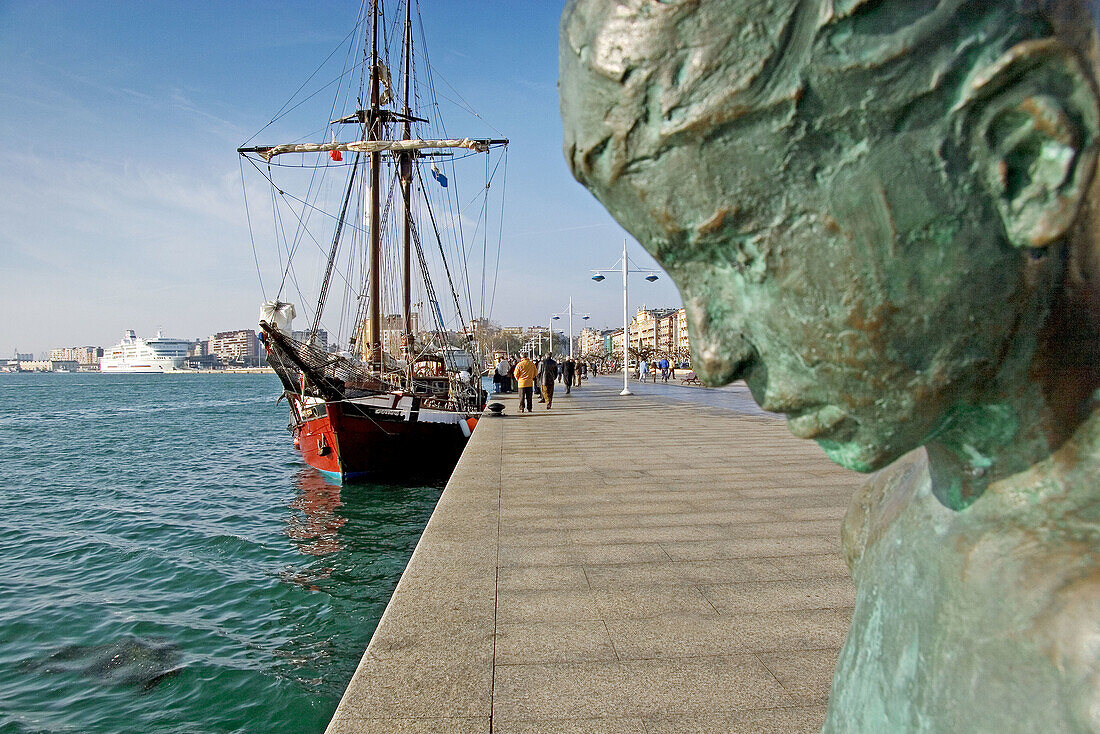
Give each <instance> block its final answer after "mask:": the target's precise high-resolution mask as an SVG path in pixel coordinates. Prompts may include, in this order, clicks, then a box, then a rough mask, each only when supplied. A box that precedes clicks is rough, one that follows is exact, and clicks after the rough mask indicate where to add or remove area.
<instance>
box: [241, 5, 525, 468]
mask: <svg viewBox="0 0 1100 734" xmlns="http://www.w3.org/2000/svg"><path fill="white" fill-rule="evenodd" d="M415 1H416V0H405V2H404V14H403V15H404V32H403V34H401V42H400V56H401V58H400V72H399V75H398V74H391V65H390V63H389V55H390V53H389V48H388V47H387V45H386V43H385V40H386V38H387V37H393V38H394V44H393V45H394V46H397V43H396V35H397V34H395V33H392V32H390V33H387V32H386V31H387V29H391V30H392V29H393V28H394V27H395V24H394V22H393V21H394V20H396V18H390V19H389V21H388V22H387V17H386V15H385V13H384V12H383V8H382V4H381V0H371V1H370V4H369V9H365V11H363V12H361V13H360V17H359V19H358V22H357V27H359V28H361V29H362V31H363V33H362V34H361V35H360V38H361V40H360V41H359V42H358V44H357V45H358V48H352V49H351V53H349V57H350V56H352V55H354V56H355V57H356V58H358V59H360V61H359V63H357V64H356V66H358V68H359V74H358V75H357V76H358V79H359V81H358V82H353V84H352V86H350V90H351V91H350V93H348V92H345V93H343V94H344V95H345V96H344V97H343V99H346V100H348V102H347V103H346V104H348V105H349V106H347V107H345V108H344V109H345V110H349V109H350V111H349V112H346V114H338V115H333V114H329V115H327V116H326V117H325V120H327V121H328V125H327V126H326V130H325V132H324V134H323V137H322V139H321V140H320V141H318V142H309V143H303V142H294V143H287V144H280V145H266V146H264V145H248V144H247V143H246V144H245V145H242V146H241V147H240V148H238V153H239V154H240V155H241V156H242V158H243V159H244V160H247V161H248V162H249V163H251V164H252V165H253V167H254V168H255V169H256V170H257V171H258V172H259V173H260V174H261V175H262V176H263V177H264V178H265V179H267V181H268V182H269V183H270V186H271V189H272V201H273V202H274V204H273V211H274V213H275V219H276V225H274V226H273V231H275V232H283V238H284V241H283V245H281V247H282V248H283V249H282V250H281V253H282V254H283V255H285V259H286V269H285V270H284V271H283V279H282V283H281V285H280V289H279V292H278V294H277V295H276V297H275V298H273V299H269V300H267V301H266V302H265V303H264V305H263V306H262V307H261V317H260V322H259V326H260V330H261V337H260V338H261V340H262V342H263V345H264V349H265V351H266V354H267V361H268V364H269V365H270V366H271V367H272V368H273V369H274V370H275V372H276V374H277V375H278V376H279V379H280V380H281V382H282V388H283V396H284V397H285V398H286V400H287V402H288V404H289V406H290V424H289V426H288V429H289V430H290V431H291V433H292V435H293V439H294V443H295V445H296V446H297V447H298V449H299V450H300V451H301V453H302V456H303V457H304V459H305V461H306V462H307V463H308V464H309V465H310V466H312V467H314V468H316V469H317V470H318V471H320V472H322V473H323V474H324V475H326V476H327V477H328V478H330V479H333V480H336V481H339V482H344V481H348V480H354V479H359V478H371V479H375V478H385V479H389V478H395V479H409V478H412V477H414V476H415V477H421V476H424V475H448V474H449V473H450V471H451V470H452V469H453V468H454V465H455V463H457V461H458V458H459V456H460V455H461V452H462V450H463V448H464V447H465V445H466V442H467V440H468V438H469V437H470V435H471V432H472V430H473V428H474V426H475V425H476V422H477V419H478V417H479V416H480V415H481V411H482V410H483V409H484V407H485V400H486V393H485V391H484V390H483V388H482V386H481V381H480V376H481V374H482V373H483V368H482V366H481V365H480V363H479V356H478V355H480V354H481V353H482V350H481V349H480V348H478V347H477V346H476V345H475V344H474V338H473V333H472V332H471V331H469V330H468V328H467V324H468V323H469V322H468V321H467V319H466V318H465V316H464V314H463V307H462V303H461V299H460V293H459V290H460V289H461V286H462V284H463V282H465V285H466V290H467V306H468V307H470V308H471V309H472V299H470V298H469V290H470V278H469V277H468V276H467V277H466V279H465V281H463V279H462V277H461V276H462V274H463V273H466V272H467V269H466V268H459V267H458V266H457V265H456V266H455V267H452V266H451V262H450V261H451V260H454V259H455V257H457V256H461V255H462V254H463V252H464V251H466V250H468V249H469V247H468V246H467V247H462V246H459V247H453V248H452V249H451V253H450V256H449V255H448V252H447V247H445V244H444V239H446V236H447V233H448V232H454V231H457V230H456V229H454V228H452V227H448V226H443V225H442V221H443V215H444V214H445V213H446V212H445V211H443V210H446V209H449V210H450V211H451V213H452V215H453V216H454V218H455V219H457V218H458V216H457V215H458V214H460V213H461V205H460V202H457V195H455V199H456V201H453V202H452V200H451V199H450V198H446V199H445V200H444V204H443V205H442V206H439V205H434V204H433V199H432V196H430V195H428V193H427V191H428V189H429V188H433V189H437V190H435V191H434V192H433V195H434V196H435V197H437V201H438V197H439V196H441V195H442V194H441V192H447V191H448V189H447V188H445V187H447V183H448V177H447V174H446V173H445V172H444V170H441V168H440V167H441V166H443V167H444V169H446V170H447V171H448V172H449V173H450V174H451V176H454V175H455V173H454V172H455V168H456V167H455V164H456V163H457V161H458V160H461V159H463V158H471V157H474V156H480V155H484V156H486V161H487V162H486V165H485V166H484V168H485V172H486V176H487V178H491V175H490V170H493V171H494V172H495V171H496V170H497V168H498V167H499V165H500V164H501V162H502V159H503V158H504V155H503V154H504V152H505V151H506V149H507V145H508V140H507V139H504V138H488V137H486V138H470V137H461V138H460V137H454V136H453V135H447V134H446V130H445V128H442V127H441V125H440V124H437V123H436V122H433V121H430V120H429V119H428V118H427V117H425V116H422V115H423V114H424V113H421V112H419V111H418V110H416V109H414V104H415V103H416V102H417V101H419V100H424V99H431V96H432V94H434V91H433V90H434V86H433V84H434V82H433V81H432V68H431V67H430V65H429V64H427V63H422V64H418V63H416V62H414V56H413V53H412V51H413V27H412V5H413V3H414V2H415ZM398 17H400V16H398ZM380 26H381V30H382V32H383V34H384V37H383V39H382V41H383V42H382V43H381V44H380V39H379V32H380ZM422 33H423V32H422V30H421V36H420V37H422ZM349 48H350V47H349ZM351 76H352V75H350V74H348V73H346V70H345V72H344V73H342V74H341V78H349V79H350V78H351ZM394 77H397V78H399V79H400V86H401V93H400V95H398V94H394V86H395V85H394V83H393V79H394ZM417 81H421V82H422V84H421V86H424V87H427V90H428V91H427V92H426V93H421V92H417V91H416V88H415V84H416V82H417ZM356 83H357V84H358V89H356V88H355V86H354V84H356ZM399 96H400V100H398V97H399ZM292 99H293V98H292ZM307 99H308V97H307ZM340 100H341V96H340V93H338V97H337V102H334V103H333V107H332V108H331V110H336V109H339V107H337V104H339V102H340ZM431 101H432V104H430V105H429V106H428V108H429V109H430V110H431V111H432V112H435V111H437V108H438V103H437V102H436V101H435V100H431ZM352 105H353V106H352ZM295 106H296V105H295ZM398 107H400V109H398ZM291 108H293V107H291ZM331 110H330V111H331ZM269 124H270V123H269ZM265 127H266V126H265ZM337 130H339V131H341V132H337ZM423 130H427V131H428V134H424V133H423V132H422V131H423ZM349 131H350V132H351V134H349ZM433 132H434V133H436V134H435V135H433V134H431V133H433ZM441 132H442V133H443V134H440V133H441ZM341 137H346V138H348V139H345V140H340V138H341ZM253 138H255V136H253ZM299 140H300V138H299ZM249 142H251V141H249ZM492 155H496V164H497V166H496V167H494V168H493V169H490V167H489V165H488V160H489V157H490V156H492ZM345 158H346V159H347V160H345ZM288 159H289V160H291V161H297V162H295V163H288V164H281V165H283V166H285V167H287V168H290V169H295V168H297V169H298V173H299V175H301V171H302V170H303V169H304V170H306V171H308V173H309V176H310V177H309V181H308V185H307V186H306V188H307V191H308V192H309V193H312V194H313V195H314V196H315V199H314V200H313V201H311V200H309V199H308V198H304V197H303V198H298V197H294V196H292V195H290V194H288V193H287V190H286V189H285V188H284V186H283V185H282V182H280V184H276V183H275V180H274V170H275V169H276V168H278V166H279V165H280V162H281V161H285V160H288ZM448 166H449V168H447V167H448ZM479 168H480V166H479ZM333 172H337V173H342V174H344V176H345V179H344V181H343V186H342V188H341V189H340V191H341V192H342V193H341V194H340V195H339V196H338V197H337V196H335V195H331V194H330V195H329V196H328V199H329V200H330V203H332V204H334V205H335V204H338V206H334V207H333V211H334V212H337V213H335V214H333V215H331V216H332V219H331V221H332V223H333V231H332V234H331V243H330V245H329V247H328V248H327V259H326V261H325V267H324V271H323V275H322V276H321V277H320V288H319V290H318V293H317V300H316V305H315V306H314V307H313V309H312V314H311V318H310V326H309V328H308V329H307V330H305V331H301V332H298V331H294V330H293V329H292V328H291V323H292V320H293V318H294V317H295V315H296V310H297V309H296V307H295V304H292V303H290V302H289V301H288V300H287V299H286V298H285V296H284V294H285V292H286V290H288V289H289V284H290V283H295V284H296V283H297V282H298V280H299V279H298V277H297V275H296V272H295V271H294V269H293V266H292V261H293V257H294V255H295V254H299V253H298V250H299V247H298V246H299V245H300V244H302V243H303V242H307V243H308V242H309V240H310V239H312V240H313V243H316V244H317V245H318V249H322V250H323V248H321V247H320V243H319V242H318V238H315V237H314V236H313V235H312V234H311V233H310V232H309V225H310V224H311V217H312V219H316V218H317V217H314V216H312V215H313V214H314V213H315V212H317V211H320V210H321V205H320V204H317V203H314V201H322V200H323V199H324V196H323V195H322V194H321V193H320V192H322V191H323V187H321V186H318V185H316V179H317V177H318V173H333ZM425 172H427V174H428V175H425ZM385 179H389V180H388V181H387V180H385ZM426 180H427V181H430V182H431V184H432V186H431V187H429V185H428V184H427V183H426ZM449 191H454V187H453V186H452V187H450V188H449ZM488 192H489V181H485V183H484V186H483V189H482V193H481V194H479V196H483V197H485V199H486V200H487V198H488V195H489V194H488ZM446 196H447V197H450V194H449V193H448V194H446ZM322 203H323V201H322ZM246 204H247V202H246ZM483 206H484V202H483ZM288 212H289V214H288ZM291 217H293V219H290V218H291ZM486 218H487V217H486ZM287 219H290V221H294V220H296V221H295V223H294V226H293V227H292V228H290V229H292V230H293V232H294V234H293V236H288V235H286V234H285V233H286V232H287V228H285V221H286V220H287ZM455 226H456V227H457V225H455ZM250 227H251V222H250ZM280 227H282V229H280ZM277 236H278V235H277ZM326 239H327V235H326ZM348 240H351V241H352V243H353V245H354V246H352V247H349V246H348V244H347V243H348ZM391 240H396V242H391ZM307 247H308V246H307ZM498 248H499V244H498ZM395 250H396V252H395ZM436 250H438V252H436ZM281 257H282V255H281ZM429 260H432V261H433V263H434V264H435V265H436V266H437V267H440V266H441V270H442V272H443V273H445V275H446V278H445V279H446V286H447V288H448V289H449V290H450V297H449V298H448V299H447V300H446V301H441V299H440V295H439V293H438V292H437V289H436V286H435V284H434V281H433V277H432V273H431V270H432V268H431V267H429V262H428V261H429ZM483 263H484V253H483ZM414 271H417V272H418V275H419V276H420V277H419V279H418V281H416V283H415V288H414V280H413V273H414ZM453 271H454V272H457V273H458V274H459V277H458V278H457V280H458V283H457V284H456V278H455V277H454V276H453V274H452V272H453ZM334 280H339V281H343V282H344V284H345V285H346V286H347V287H346V293H345V298H344V300H343V302H342V307H341V309H340V310H339V317H338V318H339V319H340V327H341V328H340V329H337V330H335V333H337V334H340V333H341V332H342V331H343V333H345V334H346V337H345V340H344V341H343V342H342V343H341V342H340V340H339V339H338V340H337V341H338V343H339V346H338V347H337V348H336V349H335V350H334V349H333V348H332V347H331V345H329V346H328V348H326V347H325V346H324V345H322V344H321V343H319V340H318V338H317V337H318V332H319V331H322V329H321V327H322V323H323V322H322V317H323V316H324V314H325V307H326V300H327V298H328V294H329V290H330V286H331V285H332V284H333V281H334ZM261 285H262V283H261ZM295 287H297V285H295ZM414 290H416V291H417V292H418V295H419V297H420V301H419V302H418V303H417V304H414V301H413V296H414ZM299 292H301V291H300V290H299ZM483 292H484V286H483ZM394 293H396V296H395V295H392V294H394ZM483 300H484V299H483ZM390 305H392V306H393V308H392V311H396V313H393V312H391V309H390V308H389V306H390ZM414 305H418V306H423V307H424V309H423V310H425V311H427V312H428V314H429V320H430V321H431V322H432V323H431V324H430V328H427V329H421V328H420V326H421V323H420V322H421V320H422V313H421V311H420V310H419V309H414ZM452 306H453V308H452ZM444 309H446V310H448V311H449V312H451V313H450V321H448V320H447V319H446V318H445V316H444ZM452 324H453V325H455V328H454V329H452V328H449V326H450V325H452ZM326 326H329V327H330V328H328V329H327V331H328V333H329V334H332V333H333V332H334V330H333V329H332V328H331V325H330V324H326ZM456 341H457V342H458V343H457V344H456Z"/></svg>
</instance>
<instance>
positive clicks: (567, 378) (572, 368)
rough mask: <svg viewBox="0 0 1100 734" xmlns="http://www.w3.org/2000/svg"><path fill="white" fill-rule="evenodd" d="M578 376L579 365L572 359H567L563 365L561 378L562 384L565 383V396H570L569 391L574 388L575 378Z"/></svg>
mask: <svg viewBox="0 0 1100 734" xmlns="http://www.w3.org/2000/svg"><path fill="white" fill-rule="evenodd" d="M576 374H577V363H576V362H574V361H573V358H572V357H566V359H565V361H564V362H562V363H561V377H562V382H563V383H565V394H566V395H568V394H569V389H570V388H571V387H573V377H574V376H575V375H576Z"/></svg>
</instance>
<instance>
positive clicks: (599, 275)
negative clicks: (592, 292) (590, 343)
mask: <svg viewBox="0 0 1100 734" xmlns="http://www.w3.org/2000/svg"><path fill="white" fill-rule="evenodd" d="M629 261H630V259H629V258H628V257H627V254H626V240H625V239H624V240H623V256H622V258H621V260H620V262H621V263H622V273H623V391H622V392H621V393H619V394H620V395H633V394H634V393H632V392H630V383H629V382H628V379H629V373H628V372H627V364H628V363H629V361H630V357H629V353H628V352H627V349H628V348H629V346H630V320H629V317H628V311H627V308H626V304H627V286H626V274H627V273H647V275H646V276H645V279H646V280H648V281H649V282H650V283H652V282H653V281H655V280H657V271H656V270H650V269H648V268H634V269H630V267H629V266H628V263H629ZM618 270H619V268H617V267H615V266H614V265H613V266H611V267H610V268H605V269H603V270H590V271H589V272H591V273H595V275H593V276H592V280H594V281H596V282H597V283H599V282H601V281H603V280H605V279H606V278H605V276H604V273H614V272H616V271H618Z"/></svg>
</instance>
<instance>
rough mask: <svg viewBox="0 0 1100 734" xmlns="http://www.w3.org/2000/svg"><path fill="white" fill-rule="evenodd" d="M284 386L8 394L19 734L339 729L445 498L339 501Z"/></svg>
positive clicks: (14, 387) (0, 399) (352, 490)
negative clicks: (341, 713)
mask: <svg viewBox="0 0 1100 734" xmlns="http://www.w3.org/2000/svg"><path fill="white" fill-rule="evenodd" d="M279 392H280V386H279V382H278V380H277V378H276V377H275V376H274V375H270V374H257V375H216V374H215V375H188V374H183V375H97V374H81V373H74V374H2V375H0V451H2V454H0V466H2V467H3V471H2V474H0V573H2V580H0V588H2V589H3V592H2V593H0V732H89V733H93V732H111V733H112V734H113V733H114V732H271V733H277V732H286V733H288V734H289V733H292V732H294V733H296V732H303V733H309V732H321V731H323V730H324V728H325V726H326V724H327V723H328V720H329V718H330V717H331V715H332V712H333V711H334V710H335V708H336V704H337V702H338V701H339V699H340V695H341V694H342V693H343V690H344V688H345V687H346V685H347V682H348V680H349V679H350V678H351V674H352V672H353V671H354V669H355V666H356V664H357V663H358V661H359V658H360V656H361V655H362V653H363V650H364V649H365V648H366V645H367V642H368V641H369V639H370V636H371V634H372V632H373V631H374V627H375V625H376V624H377V621H378V618H379V617H380V616H381V613H382V610H383V609H384V608H385V605H386V602H387V601H388V599H389V597H390V594H391V592H392V591H393V587H394V586H395V585H396V583H397V580H398V578H399V577H400V574H401V571H402V570H403V569H404V567H405V564H406V563H407V561H408V558H409V556H410V555H411V553H412V549H413V547H414V546H415V545H416V541H417V540H418V538H419V536H420V533H421V531H422V529H423V527H424V524H425V523H426V522H427V519H428V517H429V515H430V514H431V511H432V509H433V508H434V506H435V503H436V501H437V500H438V498H439V495H440V491H441V487H398V486H376V485H351V486H346V487H342V488H341V487H337V486H334V485H331V484H329V483H327V482H326V481H324V480H323V479H322V478H321V477H320V476H319V475H318V474H317V473H316V472H314V471H313V470H312V469H310V468H308V467H306V466H305V465H304V464H303V462H302V461H301V458H300V456H299V455H298V454H297V452H295V451H294V449H293V448H292V446H291V440H290V435H289V434H288V433H287V431H286V423H287V409H286V404H285V403H283V404H281V405H276V404H275V400H276V398H277V396H278V395H279Z"/></svg>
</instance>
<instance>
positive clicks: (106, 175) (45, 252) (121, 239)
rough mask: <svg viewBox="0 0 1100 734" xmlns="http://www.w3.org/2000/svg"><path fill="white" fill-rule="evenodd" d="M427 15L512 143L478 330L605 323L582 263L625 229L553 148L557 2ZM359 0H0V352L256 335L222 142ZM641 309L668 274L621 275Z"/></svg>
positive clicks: (439, 59)
mask: <svg viewBox="0 0 1100 734" xmlns="http://www.w3.org/2000/svg"><path fill="white" fill-rule="evenodd" d="M421 7H422V9H423V12H424V14H425V17H424V31H425V34H426V37H427V42H428V44H429V47H430V54H431V58H432V62H433V65H434V66H435V67H437V68H438V69H440V70H441V71H442V73H444V74H445V75H446V79H447V81H448V82H449V83H451V84H452V85H453V86H454V87H455V88H457V89H458V90H459V92H460V93H461V94H462V96H463V98H464V99H465V100H466V101H467V102H469V104H470V105H471V106H472V107H473V108H474V109H476V110H477V111H478V113H479V114H480V115H481V117H482V118H484V119H485V120H486V121H488V122H489V123H491V125H492V126H493V127H494V128H496V129H498V130H500V131H501V132H502V133H503V134H504V135H505V136H506V137H508V138H510V139H511V141H512V144H511V145H510V147H509V153H508V172H507V195H506V211H505V216H504V222H503V237H502V245H503V249H502V254H501V259H500V270H499V281H498V287H497V296H496V301H495V307H494V309H493V313H492V317H493V319H494V320H496V321H499V322H502V323H505V324H523V325H529V324H535V323H546V321H547V320H548V318H549V316H550V314H551V313H554V312H558V311H561V310H563V309H564V308H565V307H566V304H567V302H568V299H569V297H570V296H572V297H573V302H574V308H575V310H577V311H587V312H590V313H591V314H592V316H593V318H592V320H591V321H590V322H589V323H591V324H593V325H595V326H605V325H607V326H614V325H617V324H619V323H620V321H621V308H622V306H621V303H622V290H621V288H619V287H618V281H617V280H615V279H614V278H609V279H608V280H606V281H604V282H603V284H596V283H594V282H593V281H591V280H590V273H589V272H588V271H589V269H591V268H606V267H609V266H611V265H612V264H613V263H614V262H615V261H616V259H617V258H618V257H619V253H620V251H621V247H622V240H623V237H625V236H626V235H625V232H623V230H622V229H621V228H620V227H619V226H618V225H617V224H615V222H614V221H613V220H612V219H611V217H610V216H609V215H608V214H607V213H606V212H605V211H604V210H603V208H602V207H601V206H600V205H599V203H598V202H596V200H595V199H594V198H592V196H591V195H590V194H588V192H587V191H585V190H584V189H583V188H582V187H581V186H580V185H579V184H577V183H576V182H575V181H574V180H573V178H572V176H571V175H570V174H569V171H568V169H567V167H566V165H565V162H564V159H563V157H562V154H561V122H560V119H559V116H558V99H557V88H556V82H557V27H558V19H559V15H560V12H561V4H560V3H557V2H542V1H541V0H539V1H536V0H512V1H511V2H475V1H473V0H462V1H461V2H460V1H458V0H422V3H421ZM357 9H358V4H357V3H356V2H355V1H354V0H350V1H349V2H346V3H334V2H324V3H313V2H311V3H280V2H264V3H250V2H224V3H223V2H179V1H178V0H177V1H176V2H172V3H166V2H133V3H131V2H68V3H61V2H48V1H45V2H44V1H42V0H35V1H34V2H10V1H9V2H5V1H4V0H0V68H2V69H3V72H2V73H0V138H2V139H3V140H4V145H3V146H2V148H0V222H2V223H3V224H2V226H0V313H3V314H4V316H5V318H3V319H0V357H7V356H9V355H11V354H12V352H13V351H14V350H15V349H16V348H18V349H19V350H20V351H23V352H26V351H33V352H35V353H40V352H43V351H45V350H48V349H49V348H51V347H56V346H73V345H83V344H97V345H101V346H107V345H110V344H114V343H116V342H117V341H118V339H119V337H120V336H121V333H122V331H123V330H124V329H127V328H133V329H136V330H137V332H138V334H139V335H149V334H151V333H152V332H153V331H154V330H156V329H158V328H159V329H163V330H164V332H165V334H167V335H171V336H180V337H205V336H207V335H209V334H210V333H212V332H214V331H219V330H226V329H236V328H247V327H252V326H254V325H255V321H256V316H257V311H258V305H259V303H260V301H261V292H260V285H259V281H258V279H257V275H256V267H255V265H254V263H253V254H252V249H251V246H250V244H249V239H248V227H247V223H246V219H245V214H244V204H243V197H242V184H241V177H240V167H239V164H238V156H237V154H236V152H235V148H236V147H237V146H238V145H239V144H241V143H242V142H243V141H244V140H246V139H247V138H249V137H250V136H251V135H253V133H255V132H256V131H257V130H258V129H260V128H261V127H262V126H263V124H264V122H266V121H267V120H268V119H270V118H271V116H272V115H273V114H274V113H275V112H276V111H277V110H278V108H279V107H280V105H282V103H283V102H284V101H285V100H286V99H287V98H288V97H289V96H290V93H291V92H293V90H294V89H295V88H296V87H297V86H298V85H299V84H300V83H301V82H302V81H303V80H304V79H305V78H306V77H307V76H308V75H309V74H310V72H312V71H313V70H314V69H315V68H316V67H317V65H318V64H319V63H320V62H321V61H322V60H323V59H324V58H325V57H326V56H327V55H328V54H329V52H331V51H332V50H333V49H334V48H335V47H336V46H337V45H339V43H340V40H341V39H342V38H343V37H344V35H345V34H346V33H347V30H348V28H349V26H350V24H351V23H352V22H353V21H354V18H355V15H356V12H357ZM327 103H328V102H325V103H323V104H327ZM322 114H324V113H323V111H322ZM462 124H463V121H462V120H461V119H460V120H457V121H456V120H451V121H450V122H449V125H450V127H451V128H452V129H459V128H461V126H462ZM478 134H480V132H479V133H478ZM263 137H264V136H261V138H263ZM264 142H272V141H267V140H266V139H264ZM250 203H252V202H251V199H250ZM631 243H632V244H631V257H632V258H633V259H634V260H636V261H637V263H638V264H639V265H641V266H643V267H655V264H654V263H653V261H652V260H651V259H650V258H649V257H648V256H646V255H645V254H644V252H643V251H642V249H641V247H640V246H638V245H637V244H634V243H633V240H631ZM258 249H259V250H260V252H261V256H262V255H263V253H264V252H265V250H264V247H263V243H262V242H261V243H258ZM272 252H273V250H272ZM643 301H644V302H645V303H646V304H647V305H650V306H666V305H679V295H678V294H677V291H676V288H675V286H674V285H673V284H672V283H671V281H670V280H669V279H668V278H667V277H662V278H661V280H659V281H658V282H657V283H654V284H652V285H650V284H647V283H645V282H644V281H642V280H641V279H640V278H637V279H636V280H634V281H633V282H632V286H631V310H633V308H634V307H636V306H638V305H641V303H642V302H643ZM558 323H562V322H558ZM576 328H578V329H579V328H580V327H579V323H578V325H577V327H576Z"/></svg>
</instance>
